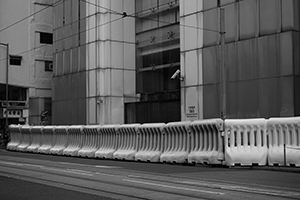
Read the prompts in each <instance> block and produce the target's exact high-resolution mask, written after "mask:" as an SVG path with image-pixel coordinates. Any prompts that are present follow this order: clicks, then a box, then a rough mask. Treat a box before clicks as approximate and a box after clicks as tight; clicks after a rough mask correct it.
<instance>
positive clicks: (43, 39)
mask: <svg viewBox="0 0 300 200" xmlns="http://www.w3.org/2000/svg"><path fill="white" fill-rule="evenodd" d="M40 43H41V44H53V34H52V33H44V32H40Z"/></svg>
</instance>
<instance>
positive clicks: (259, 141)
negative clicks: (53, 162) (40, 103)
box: [7, 117, 300, 167]
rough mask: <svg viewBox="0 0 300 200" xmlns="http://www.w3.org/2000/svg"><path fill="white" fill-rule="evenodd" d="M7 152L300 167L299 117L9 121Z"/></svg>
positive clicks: (148, 160) (132, 159) (150, 160)
mask: <svg viewBox="0 0 300 200" xmlns="http://www.w3.org/2000/svg"><path fill="white" fill-rule="evenodd" d="M9 131H10V141H9V143H8V144H7V150H11V151H21V152H31V153H42V154H55V155H68V156H77V157H91V158H102V159H116V160H131V161H144V162H164V163H190V164H195V163H201V164H210V165H214V164H219V165H228V166H234V165H241V166H252V165H259V166H265V165H270V166H273V165H276V166H282V165H285V164H286V165H288V166H296V167H299V166H300V117H295V118H271V119H268V120H266V119H239V120H234V119H228V120H225V121H223V120H221V119H209V120H199V121H194V122H189V121H185V122H173V123H167V124H164V123H153V124H125V125H95V126H93V125H87V126H79V125H73V126H28V125H10V127H9Z"/></svg>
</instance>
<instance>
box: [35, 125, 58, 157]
mask: <svg viewBox="0 0 300 200" xmlns="http://www.w3.org/2000/svg"><path fill="white" fill-rule="evenodd" d="M54 128H55V127H54V126H45V127H44V129H43V132H42V142H41V146H40V147H39V148H38V150H37V152H38V153H44V154H50V149H51V148H52V147H53V137H54Z"/></svg>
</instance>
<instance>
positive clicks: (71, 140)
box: [63, 126, 83, 156]
mask: <svg viewBox="0 0 300 200" xmlns="http://www.w3.org/2000/svg"><path fill="white" fill-rule="evenodd" d="M67 131H68V145H67V148H65V149H64V150H63V155H68V156H78V151H79V150H80V149H81V147H82V135H83V126H69V127H68V130H67Z"/></svg>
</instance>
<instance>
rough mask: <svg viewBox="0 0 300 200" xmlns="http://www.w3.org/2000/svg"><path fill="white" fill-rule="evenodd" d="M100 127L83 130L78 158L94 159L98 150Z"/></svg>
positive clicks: (87, 127)
mask: <svg viewBox="0 0 300 200" xmlns="http://www.w3.org/2000/svg"><path fill="white" fill-rule="evenodd" d="M100 127H101V126H85V127H84V128H83V136H82V140H83V141H82V148H81V149H80V150H79V151H78V156H82V157H95V152H96V151H97V150H98V137H99V136H98V135H99V131H100Z"/></svg>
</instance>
